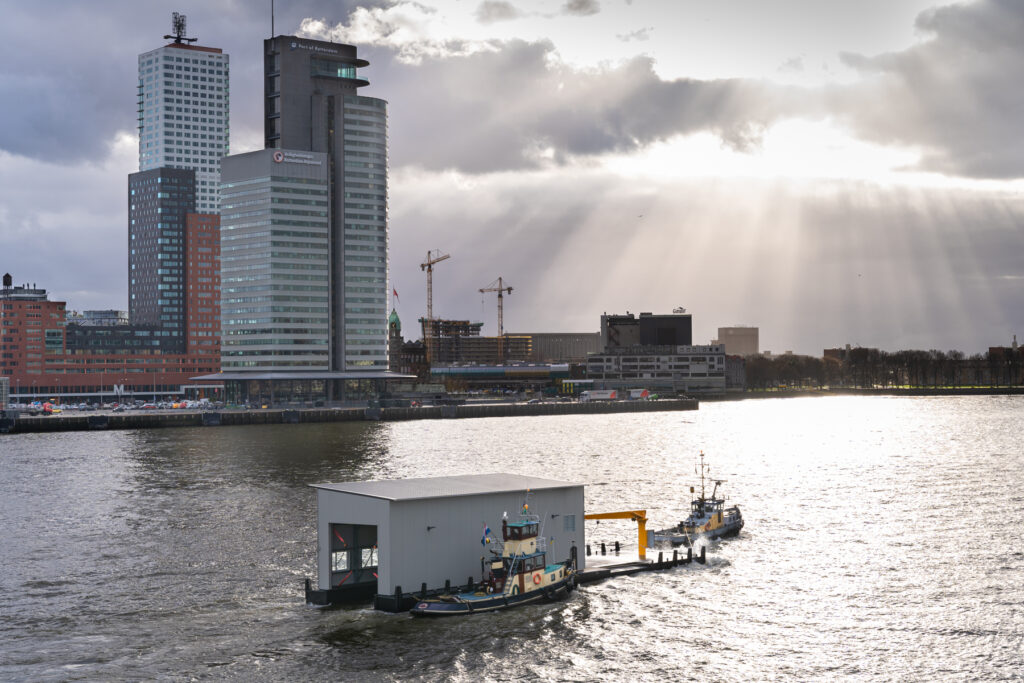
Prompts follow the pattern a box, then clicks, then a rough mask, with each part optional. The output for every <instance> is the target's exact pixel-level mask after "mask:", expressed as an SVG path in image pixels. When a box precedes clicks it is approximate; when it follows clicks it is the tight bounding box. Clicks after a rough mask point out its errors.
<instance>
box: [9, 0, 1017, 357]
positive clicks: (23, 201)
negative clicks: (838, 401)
mask: <svg viewBox="0 0 1024 683" xmlns="http://www.w3.org/2000/svg"><path fill="white" fill-rule="evenodd" d="M158 5H160V6H158ZM269 5H270V2H269V0H266V1H265V2H238V1H237V0H202V1H199V0H181V1H180V2H178V3H177V5H176V6H173V7H172V6H170V5H166V4H164V3H148V2H147V3H142V2H137V0H97V1H96V2H89V3H82V2H74V3H72V2H57V1H48V2H42V3H27V2H21V1H20V0H0V12H2V14H0V16H3V17H4V19H5V25H6V26H7V27H8V30H7V31H6V32H5V33H6V35H5V38H4V40H3V41H2V42H0V57H2V61H3V64H4V69H3V71H2V72H0V102H2V103H3V105H4V106H3V107H2V108H0V271H4V272H11V273H12V274H13V275H14V279H15V282H16V283H30V284H31V283H36V284H37V285H38V286H40V287H45V288H46V289H48V290H49V291H50V292H51V297H52V298H56V299H61V300H65V301H67V302H68V305H69V308H73V309H79V310H81V309H94V308H127V278H128V276H127V268H126V263H127V255H126V250H127V206H126V205H127V197H126V195H127V190H126V187H127V175H128V174H129V173H131V172H133V171H135V170H137V169H138V141H137V138H136V130H135V125H136V121H135V83H136V69H137V62H136V56H137V54H138V53H140V52H143V51H146V50H149V49H152V48H154V47H157V46H159V45H161V44H163V43H164V41H163V40H162V36H163V35H164V34H165V33H167V32H168V31H169V30H170V12H171V10H172V9H173V10H177V11H180V12H183V13H185V14H186V15H187V16H188V25H189V33H190V35H192V36H196V37H198V38H199V44H202V45H210V46H216V47H221V48H223V49H224V50H225V51H226V52H228V53H229V54H230V55H231V112H232V116H231V147H232V151H233V152H246V151H251V150H253V149H258V148H259V147H261V145H262V134H261V130H262V123H261V119H260V116H261V113H262V100H261V94H262V92H261V88H262V85H261V76H260V69H261V64H262V62H261V49H262V41H263V39H264V38H266V37H268V36H269V35H270V31H271V27H270V16H269V15H270V12H269ZM12 27H17V30H13V29H12ZM275 29H276V33H278V34H298V35H303V36H306V37H311V38H319V39H329V40H335V41H339V42H347V43H351V44H355V45H357V46H358V47H359V50H360V56H362V57H365V58H366V59H368V60H369V61H370V63H371V64H370V66H369V67H368V68H366V69H364V70H363V75H364V76H365V77H366V78H368V79H369V80H370V83H371V84H370V86H369V87H367V88H364V89H363V90H362V92H363V94H366V95H371V96H375V97H380V98H383V99H386V100H388V102H389V115H390V124H389V125H390V131H389V132H390V158H391V193H390V216H391V278H392V282H393V286H394V288H395V289H397V290H398V293H399V296H400V302H399V304H398V311H399V314H400V315H401V316H402V318H403V320H404V321H405V323H406V328H407V334H406V336H409V334H408V332H409V330H411V329H412V328H414V327H415V323H414V322H413V321H414V320H415V319H416V318H417V317H419V316H421V315H423V313H424V311H425V306H426V301H425V299H426V292H425V290H426V285H425V277H424V275H423V273H422V272H421V271H420V268H419V264H420V263H421V262H422V261H423V258H424V256H425V255H426V253H427V251H428V250H432V249H441V250H442V251H444V252H447V253H450V254H451V259H450V260H448V261H445V262H444V263H442V264H440V265H438V266H437V269H436V271H435V274H434V308H435V314H437V315H440V316H443V317H448V318H461V319H465V318H468V319H472V320H481V321H483V322H485V324H486V325H485V328H484V330H485V333H488V334H494V333H496V328H497V323H496V318H497V315H496V302H495V295H494V294H489V295H487V296H486V298H482V296H481V294H480V293H479V292H478V291H477V290H478V289H480V288H481V287H485V286H487V285H489V284H490V283H491V282H492V281H493V280H495V279H496V278H497V277H498V276H499V275H501V276H502V277H503V278H504V279H505V281H506V282H507V283H508V284H510V285H512V286H513V287H514V288H515V289H514V291H513V293H512V295H511V296H510V297H509V298H507V299H506V300H505V303H506V306H505V329H506V331H510V332H541V331H563V332H584V331H596V330H597V329H598V325H599V316H600V315H601V313H602V312H609V313H612V312H614V313H623V312H626V311H631V312H640V311H654V312H670V311H671V310H672V309H673V308H675V307H679V306H682V307H685V308H686V309H687V310H688V311H689V312H691V313H692V314H693V316H694V341H695V342H698V343H702V342H707V341H708V340H710V339H711V338H713V337H715V336H716V333H717V328H718V327H719V326H727V325H734V324H746V325H756V326H758V327H759V328H760V330H761V347H762V349H769V350H771V351H774V352H782V351H785V350H793V351H795V352H798V353H812V354H816V355H818V354H820V353H821V350H822V349H823V348H826V347H832V346H838V345H842V344H847V343H850V344H854V345H858V344H859V345H862V346H873V347H879V348H883V349H887V350H891V351H895V350H899V349H908V348H914V349H918V348H920V349H931V348H937V349H942V350H949V349H959V350H962V351H965V352H967V353H976V352H982V351H984V350H985V349H986V348H987V347H988V346H991V345H1002V344H1008V343H1009V342H1010V340H1011V338H1012V335H1013V334H1018V335H1020V336H1021V341H1024V296H1022V295H1024V194H1022V189H1024V180H1022V178H1024V134H1022V132H1024V128H1022V122H1024V90H1022V89H1021V87H1020V84H1019V75H1020V74H1021V73H1024V41H1022V40H1021V36H1024V3H1021V2H1018V1H1017V0H977V1H975V2H963V3H957V4H950V3H948V2H941V1H936V0H857V1H856V2H853V1H850V2H839V1H838V0H837V1H835V2H831V1H830V2H822V1H821V0H717V1H715V2H711V1H709V0H699V1H698V0H567V1H563V0H547V1H535V0H418V1H414V2H410V1H406V0H380V1H379V2H369V3H355V2H339V1H334V2H326V1H324V0H311V1H309V2H303V1H301V0H294V1H288V0H278V2H277V16H276V26H275Z"/></svg>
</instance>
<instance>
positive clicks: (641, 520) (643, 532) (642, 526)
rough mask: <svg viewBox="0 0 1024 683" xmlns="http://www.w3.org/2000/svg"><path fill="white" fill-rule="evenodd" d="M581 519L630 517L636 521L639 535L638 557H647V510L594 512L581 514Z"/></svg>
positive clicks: (643, 558) (644, 558)
mask: <svg viewBox="0 0 1024 683" xmlns="http://www.w3.org/2000/svg"><path fill="white" fill-rule="evenodd" d="M583 519H631V520H633V521H634V522H636V526H637V534H638V535H639V537H640V544H639V545H640V559H641V560H646V559H647V510H623V511H621V512H595V513H592V514H589V515H583Z"/></svg>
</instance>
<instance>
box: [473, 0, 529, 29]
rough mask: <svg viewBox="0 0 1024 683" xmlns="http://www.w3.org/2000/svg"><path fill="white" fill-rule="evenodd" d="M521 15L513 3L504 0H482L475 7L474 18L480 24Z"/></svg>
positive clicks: (515, 17)
mask: <svg viewBox="0 0 1024 683" xmlns="http://www.w3.org/2000/svg"><path fill="white" fill-rule="evenodd" d="M521 16H523V15H522V12H520V11H519V10H518V9H517V8H516V6H515V5H513V4H512V3H511V2H506V1H505V0H484V2H481V3H480V6H479V7H477V8H476V20H477V21H479V22H480V23H481V24H493V23H495V22H499V21H509V20H511V19H518V18H519V17H521Z"/></svg>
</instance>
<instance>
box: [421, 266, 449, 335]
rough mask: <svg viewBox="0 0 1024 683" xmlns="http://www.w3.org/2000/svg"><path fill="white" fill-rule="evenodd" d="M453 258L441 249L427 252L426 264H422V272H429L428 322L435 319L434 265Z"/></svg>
mask: <svg viewBox="0 0 1024 683" xmlns="http://www.w3.org/2000/svg"><path fill="white" fill-rule="evenodd" d="M446 258H451V254H442V253H441V250H440V249H436V250H435V251H433V252H429V251H428V252H427V261H426V263H421V264H420V270H425V271H427V320H433V319H434V264H435V263H440V262H441V261H444V260H445V259H446Z"/></svg>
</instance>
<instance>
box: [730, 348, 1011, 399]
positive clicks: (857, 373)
mask: <svg viewBox="0 0 1024 683" xmlns="http://www.w3.org/2000/svg"><path fill="white" fill-rule="evenodd" d="M744 370H745V374H746V386H747V388H748V389H770V388H777V387H787V388H818V389H820V388H823V387H831V388H836V387H848V388H859V389H868V388H887V387H890V388H895V387H968V386H975V387H994V386H1018V385H1021V384H1024V348H1019V349H1011V348H993V349H990V350H989V351H988V352H987V353H984V354H975V355H973V356H970V357H966V356H965V355H964V354H963V352H961V351H938V350H935V349H933V350H931V351H895V352H888V351H881V350H879V349H865V348H851V349H841V350H839V352H838V353H832V354H826V355H825V356H824V357H823V358H815V357H813V356H799V355H792V354H787V355H784V356H762V355H755V356H747V357H746V358H745V359H744Z"/></svg>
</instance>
